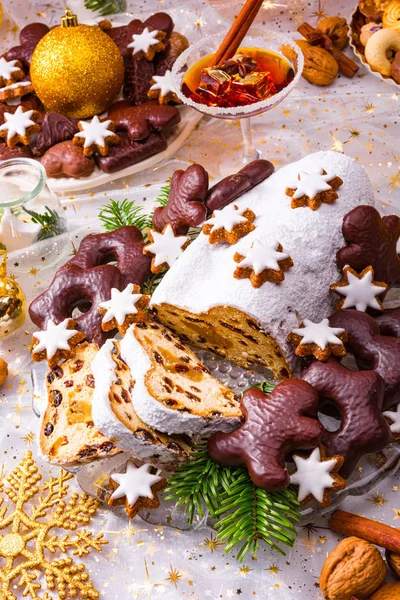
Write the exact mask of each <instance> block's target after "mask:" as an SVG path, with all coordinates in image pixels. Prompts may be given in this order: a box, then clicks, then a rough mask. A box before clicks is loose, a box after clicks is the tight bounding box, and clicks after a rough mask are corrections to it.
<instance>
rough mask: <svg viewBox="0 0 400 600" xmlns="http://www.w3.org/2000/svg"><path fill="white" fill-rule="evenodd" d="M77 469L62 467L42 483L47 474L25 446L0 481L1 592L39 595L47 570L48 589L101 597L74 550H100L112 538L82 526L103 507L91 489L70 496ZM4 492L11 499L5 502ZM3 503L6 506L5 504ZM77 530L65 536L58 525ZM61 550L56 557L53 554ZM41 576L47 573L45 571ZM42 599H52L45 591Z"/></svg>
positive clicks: (60, 594)
mask: <svg viewBox="0 0 400 600" xmlns="http://www.w3.org/2000/svg"><path fill="white" fill-rule="evenodd" d="M71 477H72V474H71V473H67V472H65V471H63V470H60V472H59V475H58V477H50V479H48V480H47V481H44V482H43V483H42V484H39V482H40V481H41V480H42V476H41V474H40V473H39V470H38V467H37V466H36V464H35V462H34V460H33V459H32V453H31V452H30V451H29V450H28V451H27V452H25V454H24V456H23V458H22V460H21V462H20V463H19V465H18V466H17V467H15V468H14V469H13V471H12V473H11V474H10V475H8V476H7V478H6V481H7V482H8V486H7V485H6V483H5V482H2V483H0V494H1V495H0V507H1V510H0V531H2V532H3V534H2V535H0V556H1V557H3V558H4V559H5V563H3V565H2V569H1V572H0V582H1V587H0V597H1V598H4V599H6V598H7V599H10V600H11V599H12V598H16V596H15V595H14V592H15V591H16V590H17V589H18V588H20V594H21V596H23V597H28V598H31V600H39V596H38V592H39V591H40V590H41V589H42V585H43V583H42V581H41V582H40V583H39V581H38V578H39V576H41V575H42V574H43V575H44V576H45V580H46V586H47V590H48V591H49V592H54V593H55V594H56V595H57V597H58V598H67V597H71V598H72V597H76V596H78V594H79V595H80V597H82V598H90V599H91V600H96V599H97V598H99V596H100V594H99V592H98V591H97V590H96V589H95V588H94V586H93V583H92V581H91V580H90V578H89V575H88V573H87V572H86V570H85V566H84V565H83V564H76V562H75V561H74V560H73V558H71V557H70V556H69V554H68V553H69V551H70V550H71V551H72V553H73V554H74V555H75V556H78V557H82V556H85V555H87V554H89V553H90V552H91V550H96V551H98V552H101V550H102V545H103V544H107V543H108V542H107V540H104V539H103V534H98V535H96V536H93V534H92V532H90V531H87V530H86V529H81V527H82V525H87V524H89V523H90V521H91V519H92V517H93V516H94V515H95V514H96V512H97V510H98V508H99V506H100V505H99V502H98V501H97V500H96V499H95V498H90V497H89V496H87V494H82V495H79V494H77V493H74V494H71V496H70V498H69V500H68V502H66V501H65V500H64V497H65V496H66V495H67V494H68V488H69V486H68V485H66V482H67V481H68V480H69V479H71ZM5 496H8V498H9V500H10V502H9V503H7V504H5V505H4V501H5ZM3 505H4V506H3ZM63 529H64V530H67V531H68V530H70V531H74V535H72V536H71V535H67V534H66V535H63V536H62V537H60V534H59V533H56V532H58V530H63ZM56 552H58V553H61V554H62V555H63V556H61V557H60V556H58V557H57V558H51V557H49V553H50V554H54V553H56ZM40 580H42V578H41V577H40ZM40 598H42V599H50V598H51V596H50V595H49V593H48V592H45V593H44V595H43V596H40Z"/></svg>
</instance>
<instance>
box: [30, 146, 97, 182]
mask: <svg viewBox="0 0 400 600" xmlns="http://www.w3.org/2000/svg"><path fill="white" fill-rule="evenodd" d="M40 162H41V163H42V165H43V166H44V168H45V169H46V173H47V176H48V177H74V178H75V179H80V178H81V177H88V176H89V175H91V174H92V173H93V171H94V167H95V164H94V160H93V159H92V158H87V157H86V156H84V155H83V150H82V148H79V147H78V146H76V145H75V144H74V143H73V142H72V140H67V141H65V142H60V143H59V144H56V145H55V146H52V147H51V148H49V149H48V150H47V151H46V152H45V153H44V154H43V156H42V158H41V161H40Z"/></svg>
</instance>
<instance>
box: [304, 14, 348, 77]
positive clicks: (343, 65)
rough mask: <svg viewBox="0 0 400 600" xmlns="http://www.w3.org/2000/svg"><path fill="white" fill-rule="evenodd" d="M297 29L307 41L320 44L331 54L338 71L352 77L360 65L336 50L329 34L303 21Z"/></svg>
mask: <svg viewBox="0 0 400 600" xmlns="http://www.w3.org/2000/svg"><path fill="white" fill-rule="evenodd" d="M297 31H298V32H299V33H300V34H301V35H302V36H303V37H304V38H306V40H307V42H309V43H310V44H315V45H317V46H321V47H322V48H324V49H325V50H327V51H328V52H329V53H330V54H332V56H333V58H334V59H335V60H336V62H337V63H338V65H339V70H340V72H341V73H343V75H345V76H346V77H349V78H350V79H351V78H352V77H354V75H355V74H356V73H357V71H358V70H359V68H360V67H359V66H358V65H357V64H356V63H355V62H354V60H352V59H351V58H349V57H348V56H346V55H345V54H344V53H343V52H342V51H341V50H338V49H337V48H336V47H335V46H334V45H333V43H332V40H331V39H330V38H329V36H327V35H325V34H324V33H322V32H321V31H319V30H318V29H314V27H312V26H311V25H309V24H308V23H303V24H302V25H300V27H298V28H297Z"/></svg>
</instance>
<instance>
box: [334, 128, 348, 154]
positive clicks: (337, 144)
mask: <svg viewBox="0 0 400 600" xmlns="http://www.w3.org/2000/svg"><path fill="white" fill-rule="evenodd" d="M330 134H331V138H332V140H333V144H332V147H331V150H334V151H335V152H344V150H343V148H344V145H345V144H347V141H348V140H346V141H345V142H342V141H341V140H339V139H338V138H337V137H336V136H335V134H334V133H332V131H330Z"/></svg>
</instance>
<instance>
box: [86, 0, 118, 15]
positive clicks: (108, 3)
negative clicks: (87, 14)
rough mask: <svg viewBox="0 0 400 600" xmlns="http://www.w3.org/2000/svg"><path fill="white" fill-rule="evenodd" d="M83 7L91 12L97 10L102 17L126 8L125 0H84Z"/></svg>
mask: <svg viewBox="0 0 400 600" xmlns="http://www.w3.org/2000/svg"><path fill="white" fill-rule="evenodd" d="M85 8H88V9H89V10H92V11H93V12H99V14H100V15H101V16H102V17H105V16H106V15H111V14H113V13H117V12H123V11H124V10H125V9H126V2H125V0H85Z"/></svg>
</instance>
